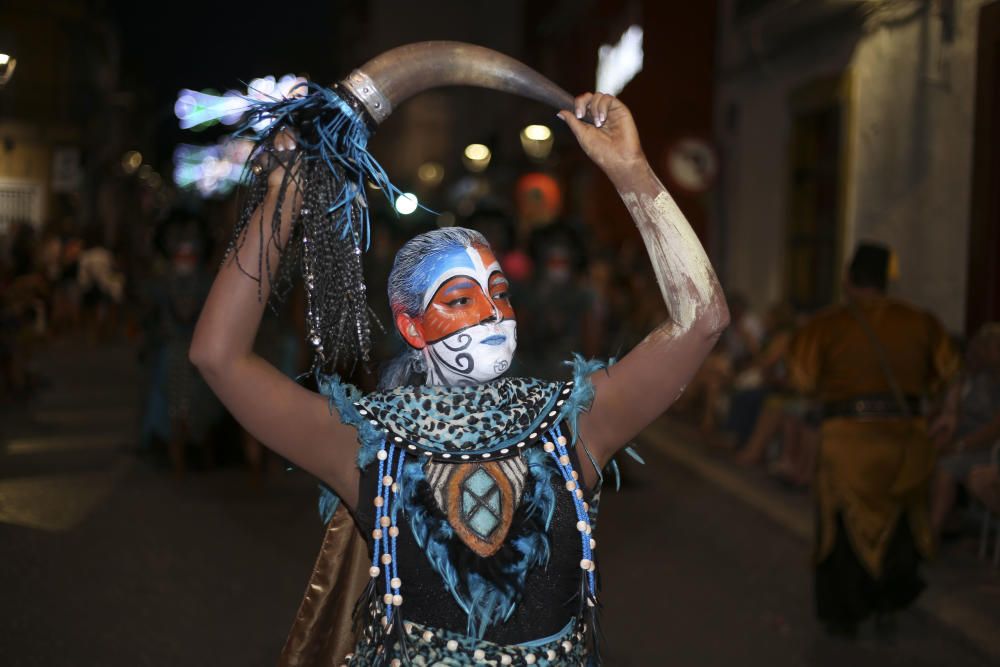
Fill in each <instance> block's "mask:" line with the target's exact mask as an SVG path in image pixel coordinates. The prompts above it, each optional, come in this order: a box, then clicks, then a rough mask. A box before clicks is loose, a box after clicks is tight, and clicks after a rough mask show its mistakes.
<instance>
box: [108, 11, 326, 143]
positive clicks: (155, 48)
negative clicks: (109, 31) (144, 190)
mask: <svg viewBox="0 0 1000 667" xmlns="http://www.w3.org/2000/svg"><path fill="white" fill-rule="evenodd" d="M288 7H291V8H292V9H291V10H289V9H286V8H288ZM108 9H109V13H110V15H111V16H112V18H113V21H114V23H115V24H117V27H118V29H119V35H120V39H121V57H122V63H121V70H122V72H121V74H122V81H121V87H122V88H123V89H125V90H130V91H135V92H136V93H139V95H140V99H142V100H143V101H144V103H145V104H144V106H148V107H149V112H151V113H152V114H153V115H154V116H155V117H156V119H157V120H156V121H155V123H154V127H155V129H154V130H153V132H154V136H152V137H150V138H151V139H153V141H155V143H156V147H157V153H158V154H159V155H158V161H162V160H163V159H164V158H167V157H168V156H167V155H163V154H162V153H164V152H165V151H166V149H167V147H168V146H172V145H173V144H174V143H176V141H178V140H187V141H191V140H192V139H193V138H194V137H193V136H192V135H191V133H189V132H188V133H183V132H181V131H180V130H178V129H177V124H176V120H175V119H174V118H173V112H172V108H173V103H174V101H175V100H176V97H177V91H178V90H180V89H181V88H194V89H203V88H214V89H216V90H219V91H224V90H227V89H230V88H235V89H239V88H241V86H240V81H241V80H242V81H248V80H250V79H252V78H255V77H258V76H266V75H268V74H273V75H278V76H280V75H282V74H286V73H289V72H292V73H297V74H301V73H304V72H308V74H309V75H310V77H311V78H313V79H314V80H317V81H332V80H335V79H336V78H337V77H338V76H339V75H340V74H342V72H341V69H342V68H341V66H340V57H339V53H338V49H337V46H336V40H335V34H336V33H335V27H336V16H337V3H336V2H335V0H286V1H285V2H268V3H264V2H240V3H236V2H225V3H223V2H214V1H212V0H202V1H200V2H199V1H196V0H174V1H173V2H170V3H155V4H154V3H146V2H136V1H135V0H111V2H110V4H109V6H108Z"/></svg>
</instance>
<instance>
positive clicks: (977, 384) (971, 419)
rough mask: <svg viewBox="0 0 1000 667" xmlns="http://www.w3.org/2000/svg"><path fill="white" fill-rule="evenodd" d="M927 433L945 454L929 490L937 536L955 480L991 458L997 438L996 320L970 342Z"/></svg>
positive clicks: (999, 341)
mask: <svg viewBox="0 0 1000 667" xmlns="http://www.w3.org/2000/svg"><path fill="white" fill-rule="evenodd" d="M931 433H932V436H933V437H934V439H935V442H936V444H937V445H938V447H939V449H940V451H941V452H942V454H943V456H942V458H941V460H940V461H939V462H938V468H937V473H936V475H935V480H934V487H933V491H932V494H931V521H932V525H933V527H934V531H935V535H937V536H940V535H941V531H942V529H943V528H944V526H945V522H946V521H947V519H948V517H949V514H950V512H951V510H952V508H953V507H954V505H955V499H956V495H957V490H958V485H959V484H960V483H964V482H965V481H966V480H967V479H968V478H969V475H970V473H971V471H972V469H973V468H974V467H975V466H977V465H982V464H986V463H989V462H990V455H991V449H992V447H993V445H994V444H996V443H997V442H1000V323H991V324H986V325H983V327H982V328H980V330H979V331H978V332H977V333H976V335H975V336H974V337H973V339H972V340H971V341H970V342H969V348H968V352H967V354H966V367H965V371H964V372H963V373H962V375H961V377H960V379H959V381H958V382H956V383H955V384H954V385H953V386H952V387H951V390H950V391H949V392H948V397H947V399H946V401H945V408H944V410H943V411H942V414H941V416H940V417H939V418H938V419H937V420H936V421H935V422H934V424H933V425H932V426H931Z"/></svg>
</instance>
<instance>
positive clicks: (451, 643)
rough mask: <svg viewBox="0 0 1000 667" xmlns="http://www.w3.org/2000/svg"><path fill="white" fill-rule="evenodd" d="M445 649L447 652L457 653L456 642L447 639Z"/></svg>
mask: <svg viewBox="0 0 1000 667" xmlns="http://www.w3.org/2000/svg"><path fill="white" fill-rule="evenodd" d="M445 648H447V649H448V650H449V651H457V650H458V642H457V641H455V640H454V639H449V640H448V643H447V644H445Z"/></svg>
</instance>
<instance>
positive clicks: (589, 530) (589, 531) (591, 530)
mask: <svg viewBox="0 0 1000 667" xmlns="http://www.w3.org/2000/svg"><path fill="white" fill-rule="evenodd" d="M593 531H594V529H593V528H591V527H590V524H589V523H588V524H587V534H588V535H590V534H591V533H592V532H593Z"/></svg>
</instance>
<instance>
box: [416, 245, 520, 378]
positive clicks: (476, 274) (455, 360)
mask: <svg viewBox="0 0 1000 667" xmlns="http://www.w3.org/2000/svg"><path fill="white" fill-rule="evenodd" d="M444 259H445V258H442V260H444ZM436 268H438V269H439V270H440V272H439V273H438V275H437V276H435V277H434V278H433V279H432V280H431V281H430V282H429V283H428V285H427V288H426V290H425V291H424V297H423V304H424V311H423V314H422V315H421V316H420V318H419V322H420V325H421V328H422V330H423V337H424V340H425V342H426V346H425V347H424V349H423V354H424V360H425V361H426V364H427V383H428V384H439V385H457V386H463V385H472V384H478V383H480V382H488V381H489V380H492V379H494V378H496V377H498V376H500V375H501V374H503V373H504V372H505V371H506V370H507V369H508V368H510V362H511V359H512V358H513V356H514V349H515V348H516V347H517V323H516V321H515V319H514V310H513V308H512V307H511V305H510V298H509V295H508V292H509V290H510V286H509V284H508V282H507V278H506V277H505V276H504V274H503V272H502V271H501V270H500V265H499V263H498V262H497V260H496V258H495V257H494V256H493V253H492V252H490V251H489V249H487V248H484V247H474V248H460V249H455V250H454V251H452V252H449V253H447V261H440V262H437V263H436Z"/></svg>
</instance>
